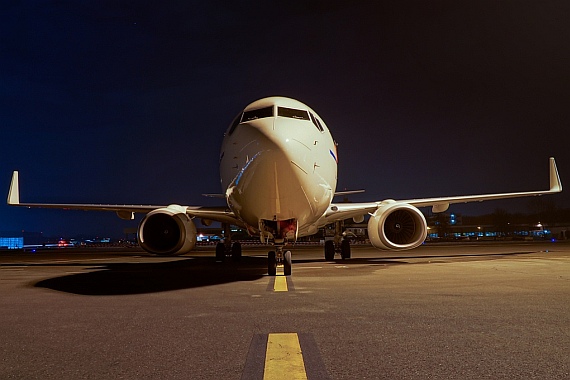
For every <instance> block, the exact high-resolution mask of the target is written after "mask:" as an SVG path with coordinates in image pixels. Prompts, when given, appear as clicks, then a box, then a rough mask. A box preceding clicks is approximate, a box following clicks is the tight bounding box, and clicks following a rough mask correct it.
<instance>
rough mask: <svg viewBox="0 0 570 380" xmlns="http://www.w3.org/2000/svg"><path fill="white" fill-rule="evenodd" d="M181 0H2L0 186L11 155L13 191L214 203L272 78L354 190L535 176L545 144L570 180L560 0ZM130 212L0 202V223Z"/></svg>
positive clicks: (543, 169)
mask: <svg viewBox="0 0 570 380" xmlns="http://www.w3.org/2000/svg"><path fill="white" fill-rule="evenodd" d="M192 3H193V2H189V1H180V2H172V1H171V2H168V1H167V2H157V1H109V2H104V1H34V2H32V1H7V2H2V5H0V83H1V86H0V96H1V100H0V122H1V135H0V157H1V159H0V188H1V189H4V191H3V192H2V193H1V194H3V195H2V196H3V198H2V199H5V197H6V195H7V192H8V187H9V183H10V178H11V173H12V170H19V171H20V192H21V193H20V196H21V201H22V202H55V203H75V202H77V203H119V204H165V205H167V204H170V203H179V204H184V205H214V204H218V203H219V200H216V199H208V198H204V197H203V196H201V194H202V193H219V192H221V189H220V182H219V171H218V157H219V153H220V152H219V150H220V144H221V141H222V137H223V133H224V131H225V129H226V128H227V126H228V124H229V123H230V122H231V121H232V119H233V117H234V116H235V115H236V114H237V113H238V112H239V111H240V110H241V109H242V108H243V107H245V106H246V105H247V104H249V103H250V102H252V101H254V100H256V99H259V98H262V97H266V96H272V95H282V96H288V97H292V98H295V99H298V100H300V101H302V102H304V103H306V104H308V105H309V106H311V107H312V108H313V109H314V110H315V111H316V112H317V113H318V114H319V115H320V116H321V117H322V118H323V119H324V120H325V122H326V123H327V124H328V126H329V128H330V129H331V132H332V134H333V136H334V138H335V139H336V141H337V142H338V143H339V159H340V162H339V183H338V189H339V190H340V189H345V188H346V189H361V188H363V189H366V193H365V194H362V195H358V196H354V197H353V198H352V199H353V200H354V201H371V200H381V199H386V198H394V199H407V198H419V197H431V196H444V195H466V194H481V193H494V192H504V191H509V192H510V191H527V190H542V189H546V188H548V157H550V156H554V157H556V160H557V164H558V169H559V171H560V175H561V178H562V183H563V185H565V186H567V187H569V186H570V149H568V146H569V143H570V133H569V132H568V127H570V113H569V110H570V71H569V70H570V22H569V20H570V2H568V1H566V0H560V1H545V2H543V1H541V2H538V1H496V0H493V1H464V2H462V1H414V2H411V1H374V2H364V1H279V2H267V1H242V2H238V1H207V2H206V1H204V2H194V3H198V5H191V4H192ZM165 4H166V5H165ZM569 194H570V190H566V191H565V192H563V193H562V194H560V195H555V196H552V200H554V201H555V202H556V204H557V205H558V206H559V207H565V208H568V207H570V195H569ZM527 204H528V201H527V200H522V201H517V200H509V201H501V202H486V203H482V204H479V203H478V204H475V205H472V206H468V207H467V206H461V205H459V206H458V205H456V206H452V208H451V210H453V211H457V212H465V213H467V214H471V215H472V214H481V213H486V212H492V211H493V210H494V209H495V208H497V207H501V208H505V209H507V210H508V211H511V212H515V211H521V212H526V211H528V210H527ZM133 226H136V223H134V222H125V221H121V220H120V219H118V218H117V217H116V215H115V214H114V213H105V212H83V211H63V210H40V209H33V210H27V209H22V208H10V207H8V206H6V205H5V201H2V205H0V231H20V230H26V231H42V232H44V234H45V235H51V236H55V235H62V236H65V235H67V236H70V235H75V234H79V233H85V234H94V235H111V236H120V235H121V234H122V231H123V228H125V227H133Z"/></svg>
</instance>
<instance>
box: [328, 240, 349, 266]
mask: <svg viewBox="0 0 570 380" xmlns="http://www.w3.org/2000/svg"><path fill="white" fill-rule="evenodd" d="M336 253H338V254H340V257H341V258H342V259H343V260H345V259H350V255H351V252H350V241H348V240H346V239H345V240H342V241H341V242H340V244H335V243H334V241H332V240H327V241H325V260H326V261H334V255H335V254H336Z"/></svg>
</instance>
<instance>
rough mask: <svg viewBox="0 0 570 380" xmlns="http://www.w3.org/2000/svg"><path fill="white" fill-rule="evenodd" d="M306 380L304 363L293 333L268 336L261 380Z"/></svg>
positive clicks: (297, 340)
mask: <svg viewBox="0 0 570 380" xmlns="http://www.w3.org/2000/svg"><path fill="white" fill-rule="evenodd" d="M279 379H287V380H290V379H294V380H302V379H304V380H306V379H307V373H306V372H305V362H304V361H303V353H302V352H301V346H300V345H299V337H298V336H297V334H295V333H284V334H269V336H268V337H267V351H266V354H265V369H264V375H263V380H279Z"/></svg>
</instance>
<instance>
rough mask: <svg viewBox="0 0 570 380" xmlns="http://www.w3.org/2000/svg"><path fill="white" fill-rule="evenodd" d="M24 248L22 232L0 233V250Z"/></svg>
mask: <svg viewBox="0 0 570 380" xmlns="http://www.w3.org/2000/svg"><path fill="white" fill-rule="evenodd" d="M22 248H24V236H23V233H22V232H1V231H0V249H22Z"/></svg>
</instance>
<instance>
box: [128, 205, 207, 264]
mask: <svg viewBox="0 0 570 380" xmlns="http://www.w3.org/2000/svg"><path fill="white" fill-rule="evenodd" d="M138 240H139V244H140V246H141V247H142V248H143V249H144V250H145V251H147V252H149V253H153V254H155V255H181V254H184V253H188V252H190V251H191V250H192V249H193V248H194V247H195V246H196V225H195V224H194V222H193V221H192V220H191V219H190V218H189V217H188V215H187V214H186V209H185V208H184V207H182V206H178V205H170V206H168V207H166V208H159V209H156V210H153V211H151V212H149V213H148V214H147V215H146V216H145V217H144V218H143V220H142V221H141V223H140V225H139V230H138Z"/></svg>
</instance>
